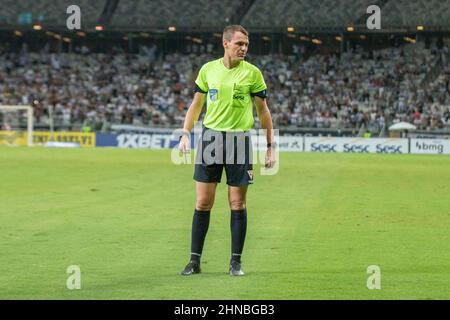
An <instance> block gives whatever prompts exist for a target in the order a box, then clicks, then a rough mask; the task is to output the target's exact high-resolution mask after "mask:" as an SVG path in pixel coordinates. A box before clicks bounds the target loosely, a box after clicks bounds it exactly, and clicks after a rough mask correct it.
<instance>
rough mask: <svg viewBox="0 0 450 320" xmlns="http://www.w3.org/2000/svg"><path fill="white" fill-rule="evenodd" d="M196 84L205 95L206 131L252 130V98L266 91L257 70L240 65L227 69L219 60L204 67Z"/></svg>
mask: <svg viewBox="0 0 450 320" xmlns="http://www.w3.org/2000/svg"><path fill="white" fill-rule="evenodd" d="M195 83H196V84H197V86H198V87H199V88H200V89H201V90H202V91H203V92H204V93H206V94H207V104H206V114H205V118H204V120H203V125H204V126H205V127H207V128H209V129H213V130H218V131H247V130H250V129H251V128H252V127H253V122H254V120H253V109H252V99H251V95H252V94H254V93H258V92H261V91H264V90H266V89H267V86H266V84H265V82H264V78H263V75H262V73H261V71H260V70H259V69H258V68H257V67H256V66H254V65H252V64H250V63H248V62H246V61H241V62H240V63H239V65H238V66H236V67H234V68H231V69H228V68H226V67H225V65H224V64H223V58H220V59H217V60H213V61H210V62H208V63H206V64H204V65H203V67H202V68H201V69H200V72H199V74H198V77H197V79H196V80H195Z"/></svg>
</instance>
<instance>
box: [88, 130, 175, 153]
mask: <svg viewBox="0 0 450 320" xmlns="http://www.w3.org/2000/svg"><path fill="white" fill-rule="evenodd" d="M96 140H97V144H96V145H97V147H119V148H133V149H137V148H138V149H142V148H145V149H169V148H173V147H175V146H176V145H177V144H178V138H177V137H175V136H174V135H171V134H156V133H120V134H112V133H98V134H97V139H96Z"/></svg>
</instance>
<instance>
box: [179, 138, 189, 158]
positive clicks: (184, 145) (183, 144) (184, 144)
mask: <svg viewBox="0 0 450 320" xmlns="http://www.w3.org/2000/svg"><path fill="white" fill-rule="evenodd" d="M178 150H180V154H186V153H189V152H191V143H190V141H189V138H188V137H187V136H185V135H183V136H182V137H181V139H180V144H179V145H178Z"/></svg>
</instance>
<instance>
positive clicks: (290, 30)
mask: <svg viewBox="0 0 450 320" xmlns="http://www.w3.org/2000/svg"><path fill="white" fill-rule="evenodd" d="M287 31H288V32H294V31H295V28H294V27H292V26H290V27H287Z"/></svg>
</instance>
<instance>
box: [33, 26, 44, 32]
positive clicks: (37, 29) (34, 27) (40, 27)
mask: <svg viewBox="0 0 450 320" xmlns="http://www.w3.org/2000/svg"><path fill="white" fill-rule="evenodd" d="M33 29H34V30H36V31H39V30H42V26H41V25H40V24H35V25H34V26H33Z"/></svg>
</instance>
